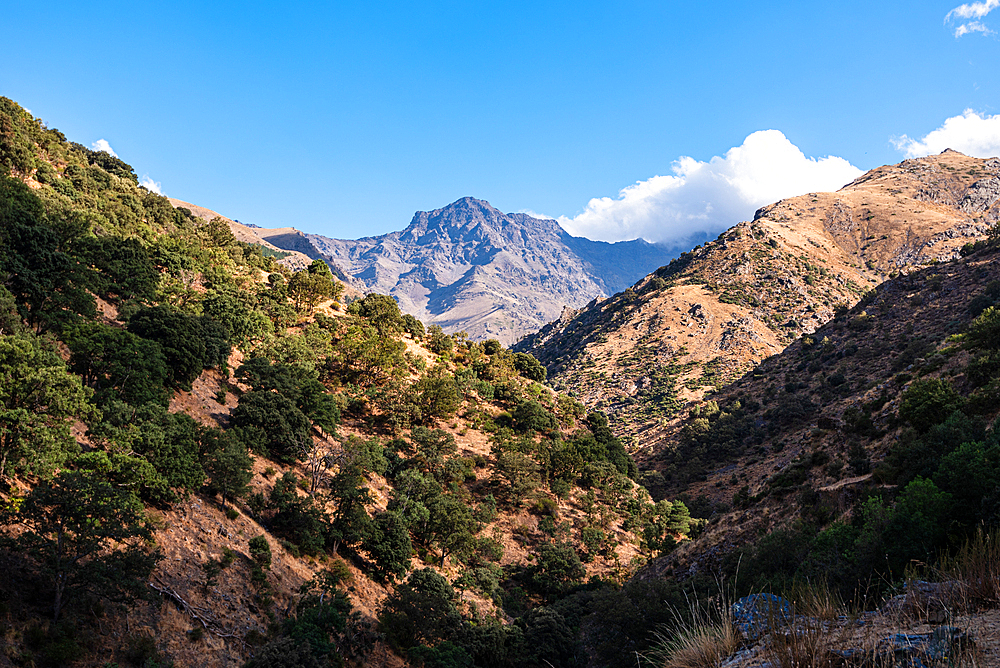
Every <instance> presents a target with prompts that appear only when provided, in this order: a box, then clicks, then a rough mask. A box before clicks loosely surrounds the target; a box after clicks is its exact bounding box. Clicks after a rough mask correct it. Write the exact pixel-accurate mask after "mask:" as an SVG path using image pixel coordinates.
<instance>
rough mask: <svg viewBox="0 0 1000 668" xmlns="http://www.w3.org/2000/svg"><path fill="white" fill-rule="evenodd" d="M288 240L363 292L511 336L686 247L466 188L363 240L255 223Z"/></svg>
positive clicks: (452, 323)
mask: <svg viewBox="0 0 1000 668" xmlns="http://www.w3.org/2000/svg"><path fill="white" fill-rule="evenodd" d="M255 232H256V233H257V234H258V235H259V236H260V237H261V238H263V239H266V240H267V241H269V242H270V243H272V244H274V245H275V246H278V247H280V248H283V249H285V250H295V251H301V252H303V253H305V254H306V255H310V256H311V257H321V258H323V259H325V260H326V261H327V262H329V263H330V264H332V265H334V266H335V267H336V269H337V270H338V271H339V273H340V274H341V276H342V278H344V279H345V280H346V281H347V282H348V283H349V284H351V285H353V286H354V287H356V288H358V289H359V290H361V291H362V292H378V293H383V294H390V295H392V296H393V297H395V298H396V299H397V300H398V301H399V305H400V308H401V309H402V310H403V311H404V312H407V313H411V314H413V315H415V316H416V317H418V318H420V319H421V320H423V321H424V322H425V323H427V324H437V325H440V326H441V327H442V328H444V330H445V331H447V332H455V331H462V330H464V331H466V332H468V334H469V335H470V336H471V337H472V338H474V339H486V338H495V339H499V340H500V341H501V342H503V343H505V344H509V343H513V342H514V341H516V340H518V339H520V338H521V337H522V336H524V335H525V334H527V333H530V332H534V331H536V330H537V329H539V328H540V327H541V326H543V325H544V324H545V323H547V322H550V321H551V320H554V319H556V318H558V317H559V315H560V313H561V312H562V311H563V308H564V307H570V308H579V307H581V306H583V305H585V304H587V303H588V302H590V301H592V300H593V299H594V298H596V297H601V296H607V295H611V294H614V293H616V292H620V291H622V290H624V289H625V288H626V287H628V286H629V285H631V284H632V283H634V282H635V281H636V280H638V279H640V278H642V277H643V276H645V275H646V274H648V273H649V272H650V271H652V270H653V269H655V268H656V267H659V266H662V265H663V264H664V263H666V262H668V261H669V260H670V259H671V258H673V257H675V256H676V255H677V254H678V252H679V250H680V249H677V248H671V247H665V246H661V245H657V244H650V243H647V242H646V241H643V240H641V239H640V240H634V241H622V242H618V243H613V244H612V243H606V242H600V241H591V240H589V239H584V238H581V237H574V236H571V235H570V234H569V233H568V232H566V231H565V230H563V229H562V228H561V227H560V226H559V224H558V223H557V222H556V221H555V220H552V219H544V218H534V217H532V216H529V215H526V214H523V213H503V212H501V211H498V210H497V209H495V208H493V207H492V206H490V204H489V203H488V202H485V201H483V200H478V199H475V198H472V197H465V198H462V199H460V200H458V201H457V202H454V203H452V204H450V205H448V206H446V207H443V208H441V209H436V210H434V211H419V212H417V213H416V214H415V215H414V216H413V220H411V221H410V224H409V225H408V226H407V227H406V229H404V230H401V231H398V232H391V233H389V234H385V235H381V236H376V237H366V238H363V239H357V240H344V239H330V238H328V237H324V236H321V235H318V234H303V233H301V232H299V231H297V230H294V229H291V228H283V229H278V230H255Z"/></svg>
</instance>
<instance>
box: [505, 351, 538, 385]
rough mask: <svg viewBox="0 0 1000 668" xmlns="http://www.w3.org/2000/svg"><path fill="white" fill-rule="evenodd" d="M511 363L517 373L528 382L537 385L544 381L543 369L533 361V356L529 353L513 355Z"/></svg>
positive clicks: (536, 361)
mask: <svg viewBox="0 0 1000 668" xmlns="http://www.w3.org/2000/svg"><path fill="white" fill-rule="evenodd" d="M513 362H514V368H515V369H517V372H518V373H519V374H521V375H522V376H524V377H525V378H527V379H528V380H534V381H538V382H539V383H541V382H544V381H545V373H546V372H545V367H543V366H542V365H541V363H539V361H538V360H537V359H535V356H534V355H531V354H529V353H514V356H513Z"/></svg>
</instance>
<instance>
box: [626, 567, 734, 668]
mask: <svg viewBox="0 0 1000 668" xmlns="http://www.w3.org/2000/svg"><path fill="white" fill-rule="evenodd" d="M719 591H720V592H721V594H720V595H719V596H718V597H716V598H711V599H709V601H708V602H707V603H703V602H701V601H700V600H697V599H696V600H694V601H690V602H689V605H688V610H687V612H686V614H685V613H681V612H680V611H679V610H676V609H675V610H673V611H672V613H673V618H674V622H673V623H672V624H670V625H669V626H667V627H665V628H661V629H659V630H658V631H657V632H656V633H655V636H656V639H657V643H656V645H655V647H654V648H653V649H652V650H651V651H650V652H648V653H647V654H646V656H645V657H644V658H645V659H647V660H649V661H651V662H652V663H653V664H654V665H656V666H659V667H660V668H717V667H718V666H720V665H721V664H722V662H723V661H724V660H725V659H727V658H729V657H730V656H732V655H733V654H734V653H736V651H737V650H738V649H739V648H740V645H742V644H743V636H742V634H740V632H739V630H738V629H737V628H736V626H735V624H734V623H733V617H732V612H731V607H730V604H729V602H730V598H731V597H730V596H728V595H727V593H726V588H725V586H724V585H723V584H722V583H721V582H720V583H719Z"/></svg>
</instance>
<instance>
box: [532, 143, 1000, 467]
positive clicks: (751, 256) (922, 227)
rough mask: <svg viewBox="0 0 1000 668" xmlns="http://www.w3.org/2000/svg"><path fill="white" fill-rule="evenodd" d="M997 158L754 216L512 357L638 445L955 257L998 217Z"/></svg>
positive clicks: (914, 172) (898, 173)
mask: <svg viewBox="0 0 1000 668" xmlns="http://www.w3.org/2000/svg"><path fill="white" fill-rule="evenodd" d="M998 175H1000V161H998V160H997V159H992V160H980V159H976V158H970V157H967V156H964V155H962V154H960V153H956V152H954V151H946V152H944V153H942V154H941V155H938V156H932V157H929V158H923V159H919V160H907V161H904V162H902V163H900V164H898V165H892V166H886V167H881V168H878V169H875V170H872V171H870V172H868V173H867V174H865V175H863V176H862V177H860V178H859V179H857V180H856V181H854V182H853V183H851V184H849V185H847V186H845V187H844V188H842V189H841V190H840V191H838V192H836V193H809V194H806V195H802V196H799V197H794V198H791V199H787V200H782V201H780V202H777V203H775V204H772V205H770V206H767V207H764V208H762V209H760V210H759V211H758V212H757V214H756V216H755V219H754V220H753V221H750V222H743V223H740V224H738V225H736V226H734V227H733V228H731V229H730V230H728V231H726V232H724V233H723V234H722V235H720V236H719V238H718V239H716V240H715V241H712V242H710V243H708V244H705V246H704V247H699V248H696V249H695V250H694V251H692V252H691V253H686V254H683V255H682V256H681V257H679V258H678V259H676V260H674V261H673V262H671V263H670V265H669V266H666V267H662V268H660V269H659V270H657V271H656V272H654V273H653V274H651V275H650V276H647V277H646V278H645V279H643V280H642V281H640V282H639V283H637V284H636V286H635V287H634V289H631V290H626V291H625V292H624V293H622V294H619V295H615V296H614V297H613V298H610V299H606V300H595V301H594V302H593V303H592V304H589V305H588V306H587V307H586V308H584V309H582V310H580V311H577V312H570V311H568V312H566V313H564V314H563V316H562V317H561V318H560V319H559V320H558V321H556V322H554V323H551V324H550V325H548V326H547V327H545V328H543V329H542V330H541V331H540V332H538V333H537V334H535V335H532V336H529V337H527V338H526V339H524V340H523V341H521V342H520V343H518V344H517V345H516V346H515V349H516V350H520V351H525V352H530V353H532V354H534V355H535V356H536V357H538V359H539V360H540V361H541V362H542V363H543V364H545V365H546V366H547V367H548V370H549V374H550V378H552V379H553V381H554V382H555V383H556V386H557V387H563V388H566V389H569V390H571V391H574V392H576V393H577V394H578V396H579V397H580V399H581V401H583V402H584V403H585V404H586V405H588V406H597V407H602V408H604V409H605V410H607V411H608V412H609V413H612V414H613V415H614V418H615V419H614V422H615V424H616V429H617V430H618V433H619V434H622V435H627V436H629V437H631V438H632V439H633V446H634V447H636V448H638V447H641V446H642V445H643V444H648V443H651V442H655V441H656V438H657V433H658V431H659V429H660V428H661V427H662V425H663V423H664V421H665V420H667V419H669V418H670V417H672V416H673V415H674V414H675V413H676V411H678V410H679V409H680V407H681V406H683V405H684V403H685V402H687V401H689V400H691V399H696V398H698V397H700V396H701V395H702V394H703V393H704V391H705V390H707V389H710V388H713V387H716V386H720V385H722V384H724V383H725V382H728V381H731V380H734V379H736V378H737V377H739V376H740V375H742V374H743V373H744V372H746V371H747V370H748V369H750V368H751V367H752V366H753V365H754V364H756V363H757V362H759V361H760V360H762V359H764V358H766V357H768V356H769V355H773V354H774V353H777V352H779V351H780V350H782V349H783V348H784V347H785V346H787V345H788V344H789V343H790V342H792V341H794V340H795V339H797V338H798V337H800V336H802V335H803V334H808V333H811V332H813V331H815V330H816V328H817V327H819V326H820V325H822V324H823V323H825V322H827V321H829V320H830V319H831V318H832V317H833V316H834V314H835V312H836V311H837V309H838V308H845V307H850V306H852V305H853V304H855V303H857V302H858V300H859V299H861V297H862V296H863V295H864V294H865V293H866V292H867V291H868V290H870V289H871V288H872V287H874V286H875V285H878V284H879V283H881V282H883V281H885V280H886V279H887V278H889V277H890V276H892V275H894V274H896V273H899V272H907V271H910V270H912V269H913V268H914V267H917V266H919V265H921V264H926V263H932V262H938V261H943V260H947V259H950V258H953V257H956V256H957V254H958V250H959V249H960V248H961V247H962V246H963V245H964V244H966V243H968V242H970V241H975V240H976V239H981V238H983V236H984V235H985V234H986V233H987V230H988V228H989V225H990V224H991V223H993V222H995V221H996V220H997V218H998V217H1000V204H998V202H1000V178H998Z"/></svg>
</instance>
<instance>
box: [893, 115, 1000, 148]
mask: <svg viewBox="0 0 1000 668" xmlns="http://www.w3.org/2000/svg"><path fill="white" fill-rule="evenodd" d="M892 143H893V144H894V145H895V146H896V149H897V150H899V151H902V152H903V153H904V154H905V155H906V157H907V158H919V157H921V156H925V155H931V154H934V153H940V152H941V151H943V150H945V149H946V148H951V149H954V150H956V151H960V152H961V153H965V154H966V155H971V156H975V157H977V158H992V157H994V156H998V155H1000V114H997V115H995V116H980V115H979V114H977V113H976V112H974V111H972V110H971V109H966V110H965V113H963V114H962V115H961V116H952V117H951V118H949V119H947V120H946V121H945V122H944V124H943V125H942V126H941V127H939V128H938V129H936V130H933V131H931V132H930V133H928V134H927V136H925V137H924V138H923V139H910V138H909V137H907V136H906V135H903V136H902V137H899V138H898V139H893V140H892Z"/></svg>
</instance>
